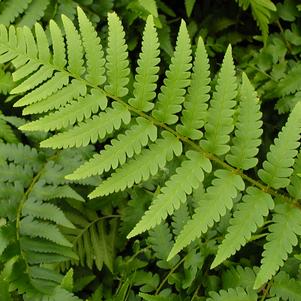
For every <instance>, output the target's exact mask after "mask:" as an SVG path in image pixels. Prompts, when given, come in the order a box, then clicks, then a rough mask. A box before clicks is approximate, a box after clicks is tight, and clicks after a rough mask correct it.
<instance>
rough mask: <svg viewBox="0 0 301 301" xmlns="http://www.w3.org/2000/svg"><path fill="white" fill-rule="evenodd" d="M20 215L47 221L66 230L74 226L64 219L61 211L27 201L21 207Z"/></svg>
mask: <svg viewBox="0 0 301 301" xmlns="http://www.w3.org/2000/svg"><path fill="white" fill-rule="evenodd" d="M22 214H23V215H24V216H26V215H28V216H30V217H32V218H34V217H35V218H39V219H43V220H49V221H52V222H54V223H56V224H57V225H61V226H64V227H67V228H74V225H73V224H72V223H71V222H70V221H69V220H68V219H67V218H66V217H65V215H64V213H63V211H62V210H61V209H59V208H58V207H57V206H55V205H53V204H49V203H42V202H41V201H35V200H33V199H29V200H27V201H26V203H25V206H24V207H23V211H22Z"/></svg>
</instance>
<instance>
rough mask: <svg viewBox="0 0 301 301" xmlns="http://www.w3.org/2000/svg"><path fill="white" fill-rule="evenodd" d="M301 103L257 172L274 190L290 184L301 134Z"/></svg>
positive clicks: (292, 113) (297, 105) (294, 110)
mask: <svg viewBox="0 0 301 301" xmlns="http://www.w3.org/2000/svg"><path fill="white" fill-rule="evenodd" d="M300 116H301V103H298V104H296V106H295V108H294V109H293V111H292V112H291V114H290V116H289V118H288V120H287V123H286V124H285V126H284V127H283V128H282V130H281V132H280V133H279V136H278V138H276V139H275V140H274V144H273V145H271V147H270V151H269V152H268V154H267V160H266V161H264V162H263V169H260V170H259V171H258V176H259V177H260V179H261V180H262V181H263V182H265V183H266V184H268V185H270V186H271V187H274V188H276V189H278V188H283V187H287V186H288V185H289V183H290V180H289V177H290V176H291V174H292V172H293V169H292V168H291V167H292V166H293V165H294V158H295V157H296V155H297V154H298V151H297V149H298V147H299V146H300V141H299V140H300V133H301V117H300Z"/></svg>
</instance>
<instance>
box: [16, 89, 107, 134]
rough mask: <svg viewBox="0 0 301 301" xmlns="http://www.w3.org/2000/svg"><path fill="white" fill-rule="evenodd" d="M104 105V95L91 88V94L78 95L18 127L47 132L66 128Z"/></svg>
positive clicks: (23, 129)
mask: <svg viewBox="0 0 301 301" xmlns="http://www.w3.org/2000/svg"><path fill="white" fill-rule="evenodd" d="M69 87H70V86H69ZM69 87H68V88H69ZM61 91H62V90H61ZM61 91H60V92H61ZM52 98H53V96H52ZM48 101H49V99H47V102H48ZM56 101H57V100H56ZM106 106H107V98H106V96H105V95H104V94H103V93H101V92H99V91H98V90H96V89H92V90H91V94H87V95H86V96H85V97H79V98H78V99H77V100H74V101H71V102H69V103H68V104H67V105H66V106H65V107H63V108H61V109H60V110H58V111H55V112H54V113H50V114H48V115H47V116H45V117H42V118H40V119H39V120H36V121H33V122H30V123H26V124H24V125H23V126H21V127H20V128H19V129H20V130H22V131H45V132H46V131H47V132H48V131H50V130H55V129H61V128H67V127H68V126H70V125H73V124H74V123H75V122H81V121H83V120H84V119H88V118H89V117H90V116H91V115H92V113H97V112H98V110H99V108H101V109H102V110H103V109H105V108H106ZM44 109H45V108H44Z"/></svg>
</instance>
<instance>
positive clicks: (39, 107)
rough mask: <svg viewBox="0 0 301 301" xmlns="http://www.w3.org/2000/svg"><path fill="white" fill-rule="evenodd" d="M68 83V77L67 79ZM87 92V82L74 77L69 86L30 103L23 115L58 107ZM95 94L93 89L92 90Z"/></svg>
mask: <svg viewBox="0 0 301 301" xmlns="http://www.w3.org/2000/svg"><path fill="white" fill-rule="evenodd" d="M66 84H67V79H66ZM86 93H87V87H86V85H85V84H83V83H82V82H80V81H79V80H77V79H73V80H72V81H71V83H69V84H68V86H67V87H63V88H62V89H61V90H59V91H55V92H54V93H53V94H52V95H51V96H49V97H46V98H44V99H43V100H39V102H36V103H33V104H30V105H29V106H27V107H25V108H24V109H23V112H22V113H23V115H28V114H37V113H43V112H47V111H50V110H52V109H58V108H60V107H62V106H65V105H66V104H67V103H69V102H71V101H72V100H73V99H76V98H78V97H79V96H80V95H82V96H84V95H86ZM92 94H93V90H92Z"/></svg>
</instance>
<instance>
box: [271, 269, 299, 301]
mask: <svg viewBox="0 0 301 301" xmlns="http://www.w3.org/2000/svg"><path fill="white" fill-rule="evenodd" d="M270 293H271V295H272V296H273V295H276V296H278V297H280V298H281V299H282V300H284V301H287V300H289V301H300V298H301V282H300V280H297V279H294V278H290V277H289V275H288V274H287V273H285V272H283V271H282V272H280V273H279V274H278V275H277V276H276V277H275V278H274V282H273V285H272V287H271V290H270Z"/></svg>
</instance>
